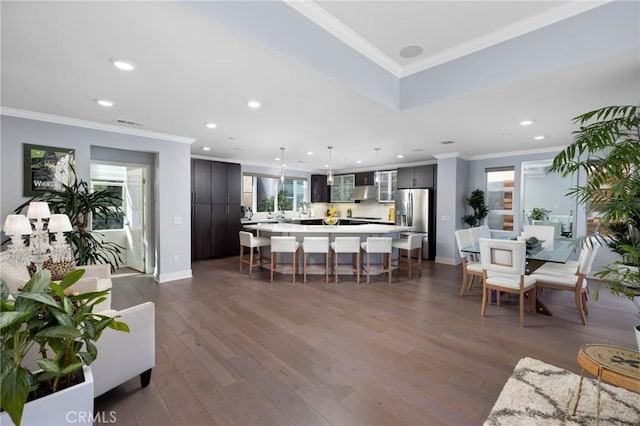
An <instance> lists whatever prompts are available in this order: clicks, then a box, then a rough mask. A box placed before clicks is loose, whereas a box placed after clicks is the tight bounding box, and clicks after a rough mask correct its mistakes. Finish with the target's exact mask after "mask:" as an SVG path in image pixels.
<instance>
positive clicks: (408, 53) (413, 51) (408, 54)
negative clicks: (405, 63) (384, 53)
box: [400, 46, 424, 59]
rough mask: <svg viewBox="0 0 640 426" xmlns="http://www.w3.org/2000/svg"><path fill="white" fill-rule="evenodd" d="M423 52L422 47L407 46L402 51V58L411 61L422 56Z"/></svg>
mask: <svg viewBox="0 0 640 426" xmlns="http://www.w3.org/2000/svg"><path fill="white" fill-rule="evenodd" d="M422 52H424V49H423V48H422V46H407V47H405V48H403V49H402V50H401V51H400V56H401V57H403V58H407V59H411V58H415V57H417V56H420V55H422Z"/></svg>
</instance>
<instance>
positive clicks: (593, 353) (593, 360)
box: [573, 345, 640, 424]
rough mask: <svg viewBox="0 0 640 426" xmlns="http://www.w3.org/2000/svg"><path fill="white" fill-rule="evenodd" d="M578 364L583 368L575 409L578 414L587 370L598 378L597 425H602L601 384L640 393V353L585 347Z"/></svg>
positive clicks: (600, 347)
mask: <svg viewBox="0 0 640 426" xmlns="http://www.w3.org/2000/svg"><path fill="white" fill-rule="evenodd" d="M577 359H578V364H580V366H581V367H582V372H581V374H580V385H579V388H578V397H577V399H576V404H575V406H574V407H573V414H574V415H575V414H576V411H577V409H578V403H579V402H580V392H581V390H582V380H583V379H584V372H585V370H586V371H588V372H589V373H591V374H593V375H594V376H597V377H598V402H597V407H596V410H597V411H596V424H600V382H601V381H602V380H604V381H605V382H608V383H611V384H612V385H615V386H620V387H622V388H625V389H628V390H630V391H632V392H638V393H640V352H637V351H634V350H631V349H627V348H622V347H619V346H611V345H584V346H582V347H581V348H580V350H579V351H578V357H577Z"/></svg>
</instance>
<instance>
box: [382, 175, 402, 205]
mask: <svg viewBox="0 0 640 426" xmlns="http://www.w3.org/2000/svg"><path fill="white" fill-rule="evenodd" d="M397 176H398V174H397V172H396V171H395V170H387V171H383V172H378V177H379V179H380V184H379V185H378V202H380V203H391V202H393V201H394V200H395V194H396V189H398V178H397Z"/></svg>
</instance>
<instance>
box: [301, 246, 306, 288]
mask: <svg viewBox="0 0 640 426" xmlns="http://www.w3.org/2000/svg"><path fill="white" fill-rule="evenodd" d="M302 282H303V283H305V284H306V283H307V253H304V254H303V255H302Z"/></svg>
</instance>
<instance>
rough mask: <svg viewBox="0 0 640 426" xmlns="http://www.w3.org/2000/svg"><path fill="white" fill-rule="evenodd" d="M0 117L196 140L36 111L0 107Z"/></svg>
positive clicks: (183, 141)
mask: <svg viewBox="0 0 640 426" xmlns="http://www.w3.org/2000/svg"><path fill="white" fill-rule="evenodd" d="M0 115H6V116H10V117H18V118H27V119H29V120H37V121H46V122H48V123H56V124H64V125H66V126H74V127H83V128H85V129H93V130H100V131H103V132H112V133H121V134H125V135H131V136H141V137H144V138H152V139H161V140H165V141H169V142H178V143H186V144H189V145H190V144H192V143H193V142H195V141H196V139H195V138H188V137H185V136H177V135H170V134H168V133H160V132H153V131H151V130H143V129H131V128H128V127H121V126H116V125H115V124H106V123H98V122H95V121H88V120H79V119H77V118H71V117H63V116H60V115H53V114H45V113H42V112H36V111H27V110H23V109H17V108H10V107H5V106H2V107H0Z"/></svg>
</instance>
